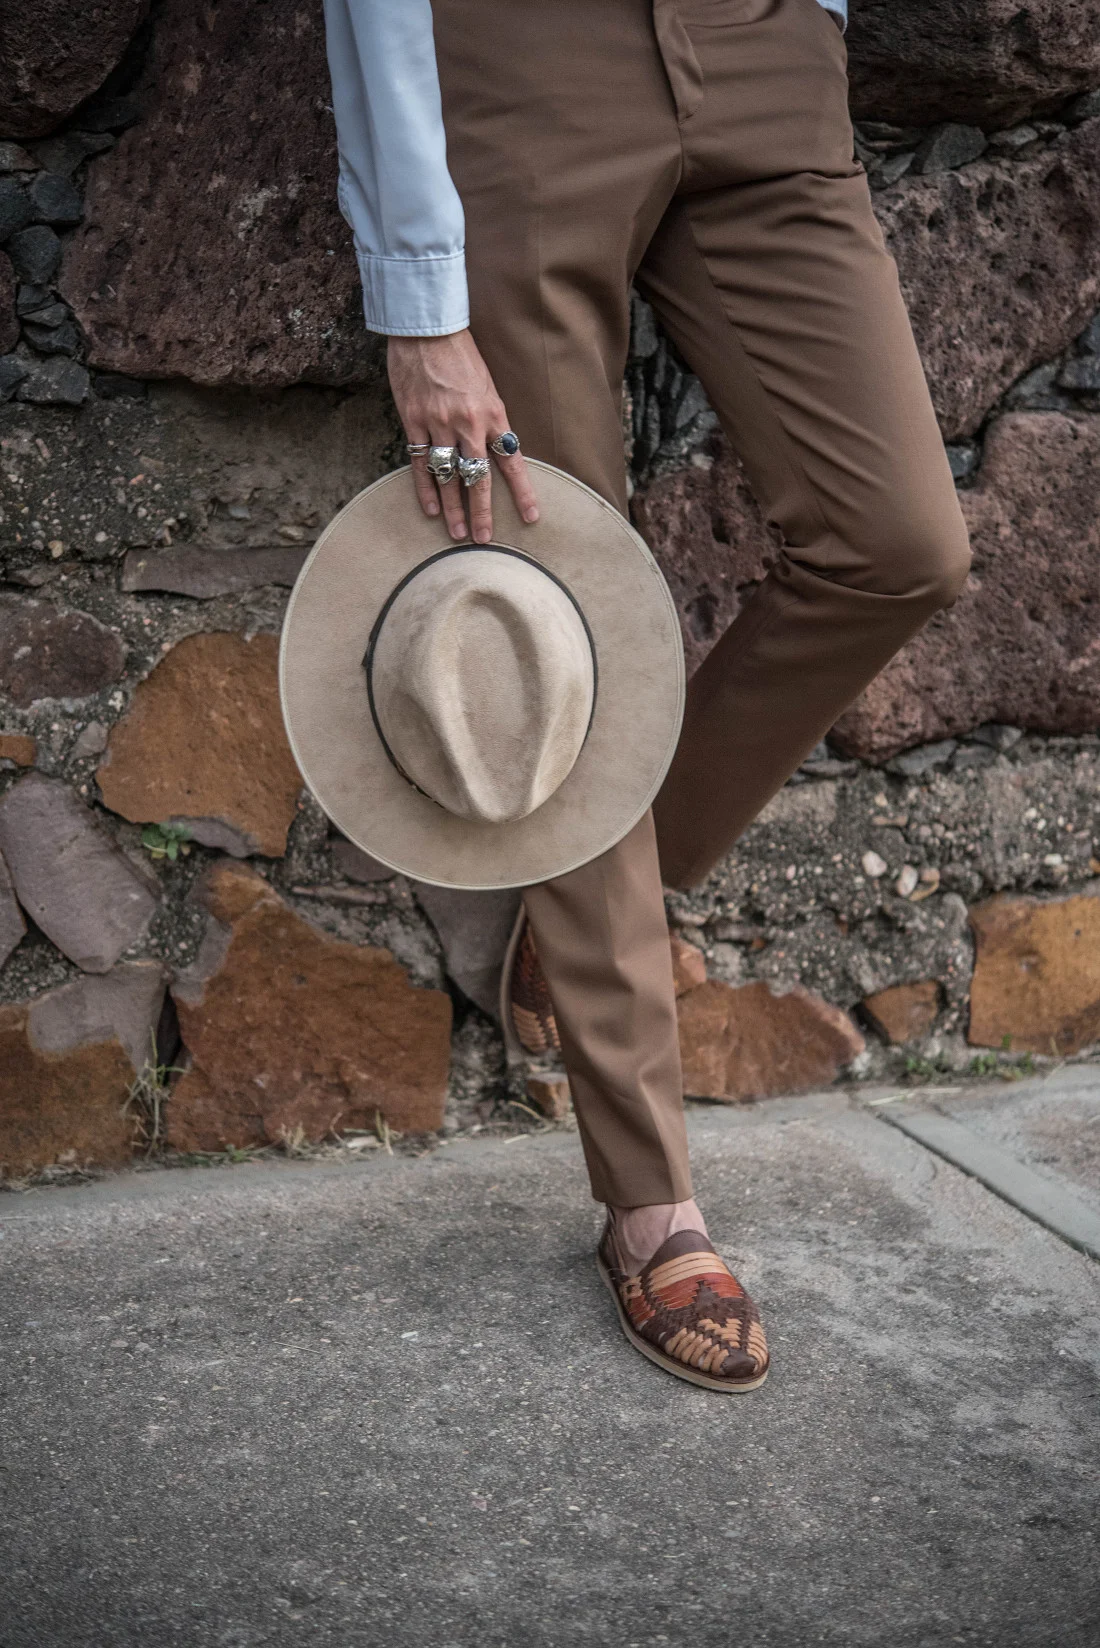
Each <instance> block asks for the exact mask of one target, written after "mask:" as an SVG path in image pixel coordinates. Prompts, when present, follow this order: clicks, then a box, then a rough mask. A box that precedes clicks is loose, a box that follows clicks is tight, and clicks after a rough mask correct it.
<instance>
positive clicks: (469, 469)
mask: <svg viewBox="0 0 1100 1648" xmlns="http://www.w3.org/2000/svg"><path fill="white" fill-rule="evenodd" d="M458 473H459V474H460V475H461V476H462V479H463V480H464V481H465V483H466V485H467V486H476V485H477V483H478V482H479V481H483V480H484V479H485V477H486V475H488V473H489V460H488V458H459V460H458Z"/></svg>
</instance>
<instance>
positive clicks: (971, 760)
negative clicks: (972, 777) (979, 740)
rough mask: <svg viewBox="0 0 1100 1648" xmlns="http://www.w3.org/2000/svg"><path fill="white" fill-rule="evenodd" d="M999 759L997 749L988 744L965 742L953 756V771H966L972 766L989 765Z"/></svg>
mask: <svg viewBox="0 0 1100 1648" xmlns="http://www.w3.org/2000/svg"><path fill="white" fill-rule="evenodd" d="M996 759H997V752H996V750H992V749H990V748H989V746H988V744H964V745H963V746H962V747H961V748H960V749H957V750H956V751H955V753H954V755H953V756H952V757H951V770H952V772H966V771H967V770H968V769H970V768H972V767H988V766H991V765H992V763H993V762H994V761H996Z"/></svg>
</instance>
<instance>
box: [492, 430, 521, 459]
mask: <svg viewBox="0 0 1100 1648" xmlns="http://www.w3.org/2000/svg"><path fill="white" fill-rule="evenodd" d="M489 451H490V452H495V453H496V455H497V457H498V458H514V457H515V455H516V453H517V452H518V451H519V436H518V435H513V433H512V431H511V430H510V429H506V430H505V431H504V434H503V435H498V436H497V438H496V440H494V441H490V442H489Z"/></svg>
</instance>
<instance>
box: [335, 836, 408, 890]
mask: <svg viewBox="0 0 1100 1648" xmlns="http://www.w3.org/2000/svg"><path fill="white" fill-rule="evenodd" d="M332 867H333V869H334V870H335V871H336V874H337V875H338V876H341V877H342V878H343V879H344V880H345V881H360V882H371V881H390V880H392V878H393V877H394V876H395V875H396V873H397V872H396V870H391V869H390V867H389V865H388V864H382V863H380V862H379V860H378V859H377V858H372V857H371V855H370V854H369V853H365V852H364V851H363V849H362V847H357V846H356V845H355V843H354V842H353V841H345V840H344V838H343V836H340V837H338V838H337V840H335V841H334V842H333V843H332Z"/></svg>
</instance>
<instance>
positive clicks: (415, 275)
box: [324, 0, 848, 337]
mask: <svg viewBox="0 0 1100 1648" xmlns="http://www.w3.org/2000/svg"><path fill="white" fill-rule="evenodd" d="M324 4H325V35H326V41H327V49H328V66H329V74H330V76H331V79H332V108H333V113H334V115H335V117H336V139H337V146H338V149H339V154H340V173H339V180H338V184H337V198H338V200H339V203H340V210H341V212H342V213H343V215H344V217H345V218H346V219H347V221H348V223H349V224H350V225H351V230H352V235H353V237H354V240H355V254H356V257H357V259H358V263H359V274H360V277H361V279H362V282H363V313H364V315H365V317H366V322H367V326H368V328H369V329H370V330H371V331H372V332H386V333H389V334H390V335H391V336H401V337H440V336H442V335H444V334H445V333H448V332H461V331H462V329H463V328H464V327H466V326H468V325H469V324H470V304H469V296H468V293H467V289H466V254H465V220H464V217H463V212H462V202H461V200H460V199H459V197H458V190H457V189H456V188H455V186H454V182H453V181H452V179H451V174H450V172H449V171H448V170H447V138H446V134H445V132H444V129H443V107H442V102H441V99H440V95H439V74H438V71H437V69H436V61H435V37H434V34H433V32H432V6H431V0H324ZM821 4H822V5H824V6H825V8H826V10H827V11H832V12H835V13H836V15H837V17H838V19H839V20H840V23H841V26H842V27H844V26H846V25H847V20H848V0H821Z"/></svg>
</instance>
